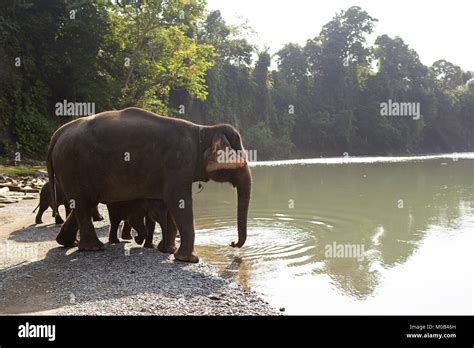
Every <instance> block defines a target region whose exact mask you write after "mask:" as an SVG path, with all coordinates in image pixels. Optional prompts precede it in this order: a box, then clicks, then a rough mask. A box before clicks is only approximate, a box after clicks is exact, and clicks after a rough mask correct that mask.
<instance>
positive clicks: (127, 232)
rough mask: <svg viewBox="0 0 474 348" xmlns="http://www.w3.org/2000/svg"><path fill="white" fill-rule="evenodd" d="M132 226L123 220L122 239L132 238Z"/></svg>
mask: <svg viewBox="0 0 474 348" xmlns="http://www.w3.org/2000/svg"><path fill="white" fill-rule="evenodd" d="M130 232H132V226H130V224H129V223H128V222H127V220H125V221H124V222H123V227H122V239H125V240H131V239H132V234H131V233H130Z"/></svg>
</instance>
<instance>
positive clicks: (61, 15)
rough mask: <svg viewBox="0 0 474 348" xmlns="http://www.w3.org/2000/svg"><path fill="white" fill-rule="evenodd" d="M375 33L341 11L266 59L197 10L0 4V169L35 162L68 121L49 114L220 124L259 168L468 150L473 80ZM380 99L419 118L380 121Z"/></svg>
mask: <svg viewBox="0 0 474 348" xmlns="http://www.w3.org/2000/svg"><path fill="white" fill-rule="evenodd" d="M302 25H310V23H305V24H302ZM376 25H377V19H376V18H373V17H371V16H370V14H369V13H367V12H366V11H364V10H363V9H362V8H360V7H350V8H348V9H342V10H341V11H340V12H339V13H337V14H335V16H334V17H333V18H332V19H331V20H330V21H329V22H328V23H327V24H325V25H324V26H323V27H322V28H314V33H315V36H314V37H312V38H308V40H307V41H306V43H305V44H304V45H300V44H297V43H292V42H289V43H287V44H286V45H284V46H283V47H281V48H280V49H279V50H278V52H276V53H274V54H272V53H270V52H269V49H268V48H262V47H257V46H255V45H253V44H252V43H251V42H250V41H249V39H248V37H247V33H248V30H249V28H247V27H246V26H245V25H240V26H233V25H230V24H228V23H226V22H225V20H224V19H223V18H222V15H221V13H220V12H219V11H208V10H207V9H206V1H204V0H154V1H143V0H142V1H136V0H128V1H127V0H117V1H105V0H103V1H90V0H37V1H32V0H21V1H18V0H3V1H2V2H1V3H0V33H1V35H0V125H1V126H0V158H2V159H9V158H11V157H12V156H13V154H14V153H16V152H20V153H21V154H22V156H23V157H26V158H32V159H37V160H44V159H45V156H46V151H47V147H48V143H49V139H50V137H51V134H52V133H53V132H54V131H55V130H56V129H57V128H58V127H59V126H60V125H61V124H64V123H66V122H69V121H70V120H71V119H72V118H74V117H80V115H77V114H74V113H72V115H71V114H67V113H66V114H64V113H62V114H61V113H59V114H58V112H57V110H58V103H59V104H64V105H66V103H86V104H87V105H91V104H92V105H93V109H94V111H95V112H96V113H98V112H101V111H107V110H113V109H122V108H125V107H129V106H136V107H141V108H145V109H147V110H150V111H153V112H155V113H158V114H160V115H163V116H168V117H177V118H183V119H187V120H190V121H193V122H196V123H199V124H217V123H230V124H232V125H234V126H235V127H236V128H237V129H239V130H240V132H241V133H242V135H243V139H244V143H245V145H246V148H248V149H250V150H256V151H257V152H258V159H259V160H274V159H289V158H311V157H320V156H323V157H325V156H342V155H343V154H344V153H347V154H349V155H350V156H369V155H405V154H418V153H441V152H462V151H474V137H473V130H474V72H470V71H464V70H463V69H462V68H461V67H459V66H457V65H455V64H453V63H451V62H449V61H446V60H443V59H440V60H438V61H436V62H434V63H433V65H431V66H425V65H424V64H423V63H422V62H421V61H420V58H419V56H418V54H417V52H416V50H415V48H412V47H409V45H408V44H406V43H405V42H404V40H403V38H400V37H390V36H388V35H380V36H378V37H377V38H376V40H375V42H374V45H373V46H371V45H370V44H369V43H368V41H367V38H368V36H369V35H370V34H371V33H372V32H373V30H374V28H375V26H376ZM282 26H284V23H282ZM453 39H454V38H453ZM439 44H440V45H441V43H439ZM440 54H442V48H440ZM392 101H393V102H400V103H405V102H406V103H417V104H418V105H419V106H420V113H421V117H419V118H418V119H415V118H412V117H387V116H384V115H382V114H381V104H383V103H388V102H392Z"/></svg>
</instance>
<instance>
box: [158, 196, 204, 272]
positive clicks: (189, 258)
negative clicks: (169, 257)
mask: <svg viewBox="0 0 474 348" xmlns="http://www.w3.org/2000/svg"><path fill="white" fill-rule="evenodd" d="M181 193H182V194H181V195H180V192H179V191H178V192H177V193H171V195H170V196H168V197H166V196H165V204H166V206H167V207H168V209H169V211H170V212H171V215H172V216H173V217H174V220H175V222H176V227H177V228H178V230H179V233H180V235H181V245H180V246H179V249H178V251H177V252H176V253H175V254H174V257H175V259H177V260H179V261H184V262H193V263H196V262H199V258H198V257H197V256H196V255H195V254H194V220H193V200H192V197H191V188H189V190H186V192H183V191H181ZM167 238H168V237H167Z"/></svg>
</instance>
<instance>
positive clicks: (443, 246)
mask: <svg viewBox="0 0 474 348" xmlns="http://www.w3.org/2000/svg"><path fill="white" fill-rule="evenodd" d="M252 176H253V189H252V201H251V206H250V211H249V219H248V226H249V227H248V239H247V243H246V244H245V246H244V247H243V248H242V249H240V250H235V249H233V248H231V247H230V246H229V244H230V242H232V241H236V240H237V228H236V215H235V214H236V194H235V191H234V189H233V188H232V187H231V186H230V185H228V184H217V183H211V182H209V183H207V184H205V187H204V190H203V191H202V192H201V193H198V194H194V212H195V224H196V230H197V233H196V251H197V253H198V255H199V256H200V257H201V258H203V259H204V260H205V261H207V262H209V263H211V264H213V265H215V266H217V267H218V268H219V270H220V273H221V275H222V276H223V277H226V278H230V279H234V280H236V281H237V282H239V283H240V284H241V285H242V286H243V287H244V288H247V289H252V290H255V291H257V292H259V293H261V294H262V295H263V297H264V298H266V299H267V300H268V302H270V303H271V304H272V305H274V306H276V307H277V308H280V307H284V308H285V312H286V313H287V314H316V315H319V314H321V315H323V314H328V315H331V314H381V315H383V314H472V313H473V298H472V297H473V291H474V286H473V271H472V269H473V266H474V262H473V261H474V257H473V255H474V250H473V247H474V237H473V235H474V153H463V154H451V155H442V156H417V157H383V158H381V157H368V158H332V159H314V160H296V161H282V162H258V163H255V164H254V165H253V166H252ZM196 191H197V188H196Z"/></svg>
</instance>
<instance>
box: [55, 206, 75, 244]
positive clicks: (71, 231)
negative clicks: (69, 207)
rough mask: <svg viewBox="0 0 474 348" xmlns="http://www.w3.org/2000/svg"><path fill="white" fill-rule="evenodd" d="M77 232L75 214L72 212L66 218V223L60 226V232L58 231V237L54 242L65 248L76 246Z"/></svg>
mask: <svg viewBox="0 0 474 348" xmlns="http://www.w3.org/2000/svg"><path fill="white" fill-rule="evenodd" d="M77 230H78V226H77V220H76V214H75V212H74V210H73V211H71V213H70V214H69V216H68V217H67V218H66V222H65V223H64V224H63V225H62V226H61V230H60V231H59V233H58V236H57V237H56V242H58V243H59V244H61V245H63V246H65V247H67V248H72V247H75V246H77V244H78V242H77V238H76V237H77Z"/></svg>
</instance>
